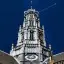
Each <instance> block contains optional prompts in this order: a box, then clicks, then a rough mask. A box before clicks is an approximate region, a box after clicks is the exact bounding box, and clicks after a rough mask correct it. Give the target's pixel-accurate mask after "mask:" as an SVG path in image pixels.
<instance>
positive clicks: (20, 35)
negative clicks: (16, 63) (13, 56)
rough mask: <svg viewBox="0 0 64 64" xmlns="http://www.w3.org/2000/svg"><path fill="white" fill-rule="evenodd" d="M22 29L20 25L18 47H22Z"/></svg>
mask: <svg viewBox="0 0 64 64" xmlns="http://www.w3.org/2000/svg"><path fill="white" fill-rule="evenodd" d="M21 33H22V27H21V25H20V27H19V32H18V40H17V45H20V44H21V42H22V41H21V40H22V34H21Z"/></svg>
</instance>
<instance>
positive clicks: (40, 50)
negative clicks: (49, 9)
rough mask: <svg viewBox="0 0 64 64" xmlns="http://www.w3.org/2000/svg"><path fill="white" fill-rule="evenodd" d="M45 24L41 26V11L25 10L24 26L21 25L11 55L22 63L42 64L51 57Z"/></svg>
mask: <svg viewBox="0 0 64 64" xmlns="http://www.w3.org/2000/svg"><path fill="white" fill-rule="evenodd" d="M49 52H50V51H49V49H48V48H47V47H46V41H45V33H44V26H42V28H41V27H40V18H39V12H38V11H36V10H35V9H33V8H31V9H28V10H27V11H24V22H23V26H22V27H21V25H20V27H19V32H18V41H17V45H16V47H15V48H14V50H13V51H12V50H11V53H10V55H12V56H13V57H15V58H16V59H17V60H18V61H19V62H20V64H42V62H43V61H44V60H45V59H46V58H47V57H49Z"/></svg>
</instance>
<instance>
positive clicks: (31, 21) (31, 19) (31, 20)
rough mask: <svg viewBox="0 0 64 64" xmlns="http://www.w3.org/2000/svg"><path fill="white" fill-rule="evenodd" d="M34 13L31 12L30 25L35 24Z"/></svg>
mask: <svg viewBox="0 0 64 64" xmlns="http://www.w3.org/2000/svg"><path fill="white" fill-rule="evenodd" d="M33 23H34V22H33V14H30V26H33Z"/></svg>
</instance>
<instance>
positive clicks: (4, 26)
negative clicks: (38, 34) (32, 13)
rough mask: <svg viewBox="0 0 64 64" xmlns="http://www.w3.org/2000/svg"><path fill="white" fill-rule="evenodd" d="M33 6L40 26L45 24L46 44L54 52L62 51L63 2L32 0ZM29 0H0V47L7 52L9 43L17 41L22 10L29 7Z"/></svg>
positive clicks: (63, 38)
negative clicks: (37, 12) (38, 12)
mask: <svg viewBox="0 0 64 64" xmlns="http://www.w3.org/2000/svg"><path fill="white" fill-rule="evenodd" d="M32 1H33V4H32V6H33V8H35V9H36V10H38V11H41V10H42V9H44V8H47V7H48V6H50V5H52V4H54V3H56V6H53V7H51V8H49V9H48V10H45V11H43V12H40V23H41V26H42V25H44V26H45V35H46V42H47V44H51V45H52V50H53V52H54V53H60V52H63V51H64V4H63V2H64V1H62V0H32ZM30 5H31V4H30V0H0V49H1V50H3V51H5V52H9V51H10V49H11V44H12V43H14V44H16V43H17V35H18V28H19V25H20V24H21V25H22V23H23V16H24V14H23V13H24V11H25V10H27V9H28V8H30Z"/></svg>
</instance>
